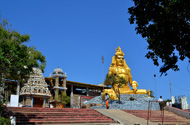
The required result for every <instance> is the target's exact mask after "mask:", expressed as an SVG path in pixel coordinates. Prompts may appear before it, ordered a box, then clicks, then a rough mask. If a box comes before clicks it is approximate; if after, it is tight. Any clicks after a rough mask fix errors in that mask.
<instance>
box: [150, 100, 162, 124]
mask: <svg viewBox="0 0 190 125" xmlns="http://www.w3.org/2000/svg"><path fill="white" fill-rule="evenodd" d="M152 102H160V101H149V102H148V115H147V125H148V124H149V120H150V117H151V109H152ZM160 111H161V117H162V125H163V123H164V107H163V108H162V110H160Z"/></svg>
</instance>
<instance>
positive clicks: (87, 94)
mask: <svg viewBox="0 0 190 125" xmlns="http://www.w3.org/2000/svg"><path fill="white" fill-rule="evenodd" d="M88 89H89V88H88V87H86V96H89V93H88Z"/></svg>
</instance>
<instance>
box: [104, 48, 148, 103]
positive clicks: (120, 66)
mask: <svg viewBox="0 0 190 125" xmlns="http://www.w3.org/2000/svg"><path fill="white" fill-rule="evenodd" d="M109 74H117V75H118V76H120V77H124V78H125V80H126V81H127V84H126V85H123V86H121V87H120V88H119V90H120V94H147V90H145V89H137V87H138V83H137V82H136V81H132V75H131V69H130V68H129V67H128V65H127V64H126V62H125V59H124V53H123V52H122V50H121V48H120V47H118V48H117V50H116V53H115V56H113V57H112V63H111V66H110V68H109ZM128 83H129V85H130V86H131V87H132V90H131V89H130V87H129V85H128ZM114 88H115V87H114ZM106 93H108V94H109V96H110V99H111V100H117V99H118V98H117V96H116V94H115V92H114V90H113V88H111V89H104V91H103V94H102V98H103V99H104V96H105V94H106Z"/></svg>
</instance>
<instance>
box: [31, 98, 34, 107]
mask: <svg viewBox="0 0 190 125" xmlns="http://www.w3.org/2000/svg"><path fill="white" fill-rule="evenodd" d="M33 103H34V98H33V96H32V97H31V107H33V105H34V104H33Z"/></svg>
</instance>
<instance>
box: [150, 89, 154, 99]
mask: <svg viewBox="0 0 190 125" xmlns="http://www.w3.org/2000/svg"><path fill="white" fill-rule="evenodd" d="M150 97H152V98H155V97H154V92H153V91H152V90H150Z"/></svg>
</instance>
